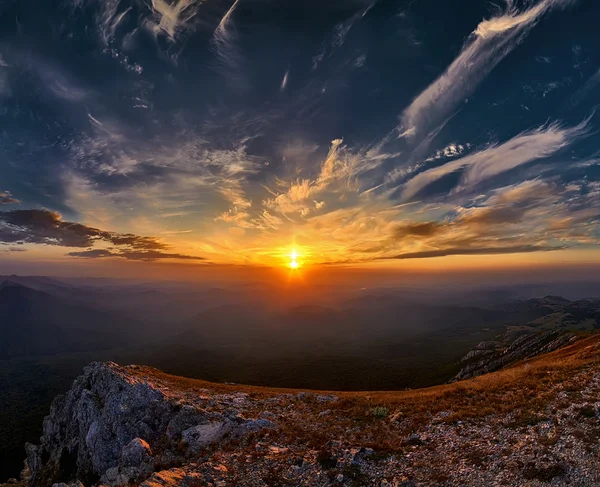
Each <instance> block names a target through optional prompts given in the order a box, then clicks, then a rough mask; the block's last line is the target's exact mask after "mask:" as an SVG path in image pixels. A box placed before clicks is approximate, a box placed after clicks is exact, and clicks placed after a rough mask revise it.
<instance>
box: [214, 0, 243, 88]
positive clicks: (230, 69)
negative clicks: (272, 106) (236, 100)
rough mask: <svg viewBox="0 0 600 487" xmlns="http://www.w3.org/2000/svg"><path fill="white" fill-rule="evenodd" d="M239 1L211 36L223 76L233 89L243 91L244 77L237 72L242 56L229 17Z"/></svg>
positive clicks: (237, 1) (236, 2)
mask: <svg viewBox="0 0 600 487" xmlns="http://www.w3.org/2000/svg"><path fill="white" fill-rule="evenodd" d="M240 1H241V0H235V2H233V4H232V5H231V7H229V10H227V12H225V15H223V17H222V18H221V21H220V22H219V25H217V28H216V29H215V31H214V33H213V36H212V45H213V48H214V51H215V54H216V55H217V57H218V59H219V61H220V62H221V64H222V67H223V68H224V69H223V74H224V76H226V77H227V78H228V81H229V82H232V83H233V84H234V86H235V87H237V88H239V89H244V88H245V87H246V85H247V80H246V77H245V76H243V75H242V74H241V73H240V72H239V69H238V68H239V65H240V63H241V62H242V55H241V54H240V52H239V50H238V48H237V46H236V40H237V34H236V32H235V30H233V27H232V25H231V24H232V22H231V17H232V16H233V14H234V12H235V11H236V10H237V8H238V5H239V3H240Z"/></svg>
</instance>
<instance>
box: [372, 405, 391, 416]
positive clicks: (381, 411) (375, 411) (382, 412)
mask: <svg viewBox="0 0 600 487" xmlns="http://www.w3.org/2000/svg"><path fill="white" fill-rule="evenodd" d="M387 415H388V409H387V408H384V407H382V406H377V407H374V408H371V416H373V417H375V418H378V419H382V418H387Z"/></svg>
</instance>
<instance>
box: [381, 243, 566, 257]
mask: <svg viewBox="0 0 600 487" xmlns="http://www.w3.org/2000/svg"><path fill="white" fill-rule="evenodd" d="M563 248H564V247H543V246H540V245H517V246H514V247H489V248H460V247H454V248H449V249H443V250H426V251H423V252H408V253H406V254H398V255H395V256H393V257H385V258H386V259H430V258H432V257H447V256H449V255H497V254H521V253H527V252H550V251H553V250H562V249H563Z"/></svg>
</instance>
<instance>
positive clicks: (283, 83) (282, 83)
mask: <svg viewBox="0 0 600 487" xmlns="http://www.w3.org/2000/svg"><path fill="white" fill-rule="evenodd" d="M289 76H290V70H289V69H288V70H287V71H286V72H285V74H284V75H283V80H282V81H281V91H283V90H285V88H286V86H287V84H288V78H289Z"/></svg>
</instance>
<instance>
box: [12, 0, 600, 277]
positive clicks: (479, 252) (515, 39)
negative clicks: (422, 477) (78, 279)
mask: <svg viewBox="0 0 600 487" xmlns="http://www.w3.org/2000/svg"><path fill="white" fill-rule="evenodd" d="M599 15H600V4H598V3H597V2H592V1H588V0H538V1H533V0H532V1H519V0H504V1H500V2H495V3H492V2H487V1H482V0H461V2H451V1H441V0H419V1H414V0H411V1H404V0H328V1H326V2H323V1H316V0H302V1H292V0H283V1H282V0H235V1H234V2H233V1H231V0H171V1H169V0H61V1H56V2H54V1H53V2H49V1H42V0H35V1H34V0H5V1H3V2H1V3H0V269H2V266H4V267H5V268H10V269H11V270H17V271H18V270H20V269H23V270H26V271H28V272H29V271H31V270H32V269H35V268H36V266H38V268H45V267H44V266H45V265H49V264H53V265H56V266H61V267H63V268H69V269H73V272H75V273H77V272H80V273H85V272H90V270H93V269H96V270H97V269H100V268H110V269H112V271H111V272H115V273H117V274H118V273H119V272H120V271H119V269H124V268H126V267H127V266H135V268H136V269H139V268H141V267H140V266H145V265H147V266H155V265H156V264H163V265H164V266H165V267H164V268H165V269H166V268H167V265H168V266H170V267H169V268H173V267H177V268H182V266H184V267H186V268H192V269H196V268H201V267H202V268H206V267H210V266H212V267H213V269H219V268H223V266H238V267H243V266H249V267H251V266H274V267H285V266H288V265H290V264H291V261H292V257H291V256H292V254H293V253H294V252H295V253H296V261H297V264H298V265H299V266H300V267H301V268H302V267H305V268H306V267H310V266H313V267H314V266H317V267H322V268H333V267H336V266H338V267H349V266H350V267H352V266H363V267H372V268H377V269H397V268H398V269H406V268H410V269H431V268H435V269H443V268H447V267H452V268H463V267H464V268H472V267H482V268H484V267H489V266H496V267H498V266H500V267H502V266H504V267H507V268H508V267H515V266H516V267H518V266H519V265H522V266H526V265H533V264H540V265H541V264H548V265H564V264H565V263H567V264H569V263H571V264H573V265H580V266H581V265H583V266H585V264H587V263H599V262H600V252H599V251H598V243H599V240H600V152H599V150H598V146H599V144H598V142H599V141H600V134H599V133H598V128H599V127H600V113H597V110H596V106H597V105H598V103H599V102H600V38H599V37H598V35H597V27H596V19H597V18H598V17H599ZM132 268H133V267H132Z"/></svg>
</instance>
